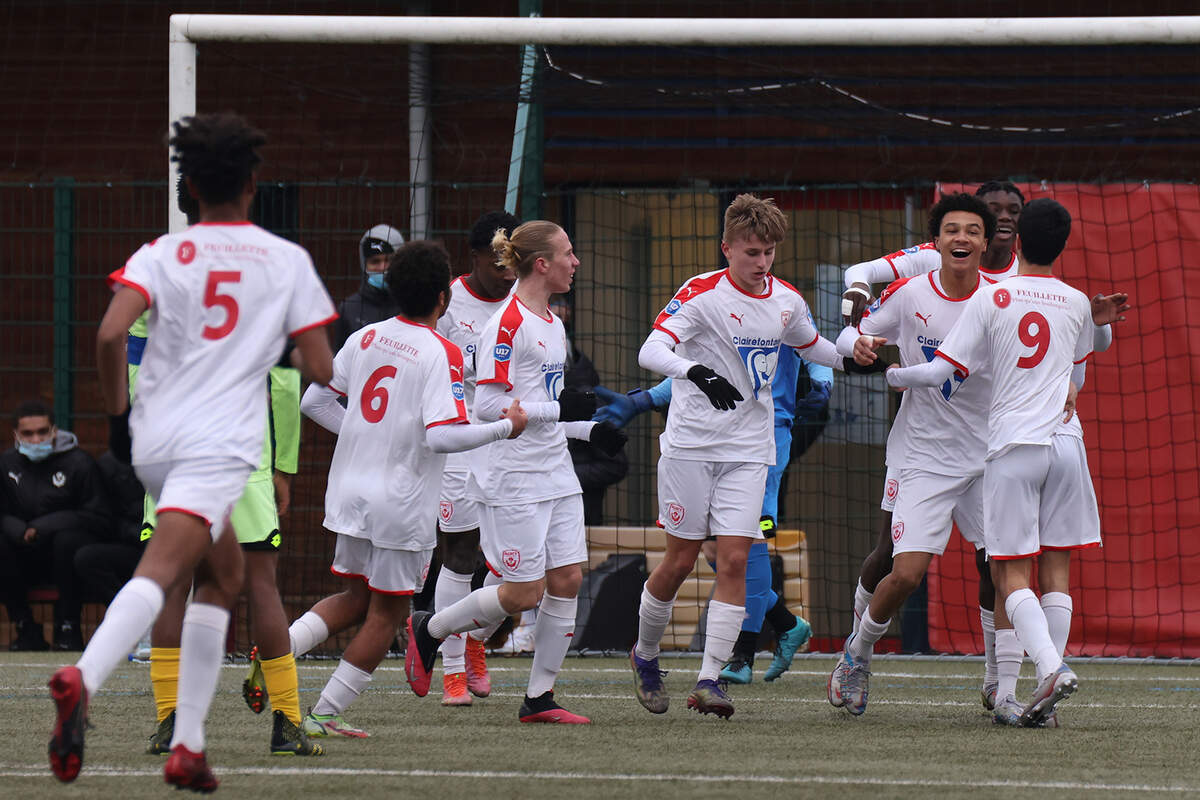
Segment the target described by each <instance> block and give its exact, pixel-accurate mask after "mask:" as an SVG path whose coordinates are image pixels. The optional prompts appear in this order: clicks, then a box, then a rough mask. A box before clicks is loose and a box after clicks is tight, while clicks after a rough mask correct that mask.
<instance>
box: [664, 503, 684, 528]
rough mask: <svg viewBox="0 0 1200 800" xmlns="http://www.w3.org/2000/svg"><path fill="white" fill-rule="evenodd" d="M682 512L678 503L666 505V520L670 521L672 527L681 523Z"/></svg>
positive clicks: (681, 507)
mask: <svg viewBox="0 0 1200 800" xmlns="http://www.w3.org/2000/svg"><path fill="white" fill-rule="evenodd" d="M683 516H684V510H683V506H681V505H679V503H667V519H669V520H671V524H672V525H678V524H679V523H681V522H683Z"/></svg>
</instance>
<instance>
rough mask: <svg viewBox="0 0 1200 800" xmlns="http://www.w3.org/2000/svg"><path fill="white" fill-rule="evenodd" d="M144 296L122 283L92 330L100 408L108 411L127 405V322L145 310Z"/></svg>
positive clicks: (129, 322)
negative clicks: (93, 332)
mask: <svg viewBox="0 0 1200 800" xmlns="http://www.w3.org/2000/svg"><path fill="white" fill-rule="evenodd" d="M146 305H147V304H146V298H145V297H143V296H142V295H141V294H140V293H139V292H138V291H137V290H136V289H131V288H130V287H128V286H122V287H121V288H120V289H118V290H117V293H116V294H114V295H113V298H112V300H111V301H110V302H109V304H108V310H107V311H105V312H104V319H102V320H100V329H99V330H98V331H97V332H96V368H97V370H98V371H99V373H100V392H101V395H102V396H103V398H104V409H105V410H106V411H107V412H108V413H109V414H112V415H114V416H115V415H119V414H123V413H124V412H125V410H126V409H127V408H128V407H129V388H128V380H129V370H128V369H127V367H126V365H125V341H126V338H127V337H128V332H129V326H130V325H132V324H133V321H134V320H136V319H137V318H138V317H140V316H141V315H142V312H143V311H145V310H146Z"/></svg>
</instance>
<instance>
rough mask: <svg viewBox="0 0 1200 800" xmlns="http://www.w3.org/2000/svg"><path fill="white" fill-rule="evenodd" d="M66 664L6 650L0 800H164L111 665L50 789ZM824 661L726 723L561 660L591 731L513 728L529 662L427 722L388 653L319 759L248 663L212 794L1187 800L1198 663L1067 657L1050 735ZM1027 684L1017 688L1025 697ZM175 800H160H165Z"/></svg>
mask: <svg viewBox="0 0 1200 800" xmlns="http://www.w3.org/2000/svg"><path fill="white" fill-rule="evenodd" d="M71 660H73V659H72V658H68V657H66V656H62V657H60V656H57V655H50V654H45V653H32V654H30V653H11V654H9V653H5V654H0V719H2V720H3V721H4V728H5V730H6V731H7V733H8V735H7V736H6V737H5V745H6V746H5V747H4V749H3V751H0V797H4V798H22V799H24V798H43V797H71V798H93V797H94V798H112V797H119V798H121V799H122V800H135V799H136V798H141V797H161V796H162V795H163V792H165V791H167V789H168V787H166V786H165V785H164V784H163V782H162V764H163V760H164V759H163V757H161V756H158V757H156V756H148V755H143V750H144V747H145V744H146V740H147V737H148V736H149V735H150V733H151V732H152V731H153V729H154V704H153V699H152V697H151V695H150V690H149V685H150V671H149V667H148V666H147V665H144V664H133V663H130V664H123V665H122V666H120V667H119V668H118V669H117V670H116V671H115V672H114V673H113V676H112V678H111V679H110V680H109V683H108V685H107V686H106V687H105V689H104V691H102V692H101V693H100V695H99V696H98V697H96V698H95V699H94V700H93V702H92V704H91V712H90V716H91V721H92V723H93V725H94V728H93V729H92V730H91V731H89V733H88V736H87V745H86V751H85V755H84V768H83V772H82V774H81V775H80V776H79V778H78V780H77V781H75V783H73V784H70V785H63V784H59V783H58V782H57V781H56V780H55V779H54V778H53V777H52V776H51V775H50V771H49V767H48V766H47V758H46V743H47V741H48V739H49V735H50V730H51V727H52V726H53V721H54V713H53V704H52V703H51V701H50V699H49V693H48V691H47V689H46V681H47V680H48V679H49V677H50V675H51V673H52V672H53V670H54V668H55V667H56V666H58V665H59V664H62V663H69V661H71ZM834 661H835V658H834V657H833V656H828V657H807V658H798V659H797V661H796V662H795V663H794V664H793V669H792V671H790V672H788V673H787V674H785V675H784V676H783V677H782V678H781V679H780V680H779V681H776V682H775V683H773V684H765V683H763V682H762V681H761V674H762V670H763V669H764V668H765V666H766V663H767V660H766V659H765V658H763V659H760V661H759V662H758V664H757V669H756V676H755V682H754V683H752V684H750V685H749V686H735V687H732V688H731V695H732V697H733V699H734V704H735V706H736V712H735V714H734V716H733V718H732V719H731V720H729V721H727V722H726V721H721V720H718V719H716V718H715V717H711V716H710V717H701V716H699V715H697V714H696V713H695V712H690V711H688V710H687V709H686V707H685V700H686V697H687V692H688V691H689V690H690V689H691V686H692V685H693V683H694V681H695V674H696V669H697V668H698V665H699V661H698V659H696V658H686V657H685V658H672V659H664V660H663V663H662V666H663V667H665V668H666V669H668V670H670V674H669V675H668V676H667V678H666V684H667V688H668V689H669V691H670V693H671V708H670V710H669V711H668V712H667V713H666V714H663V715H652V714H649V713H647V712H646V711H644V710H643V709H642V708H641V706H639V705H638V704H637V701H636V700H635V699H634V697H633V693H632V673H631V672H630V671H629V666H628V660H627V658H624V657H615V656H614V657H587V658H574V657H572V658H569V659H568V660H567V663H566V665H565V667H564V669H563V672H562V673H561V675H560V676H559V681H558V687H557V692H556V695H557V697H558V699H559V701H560V702H561V703H562V704H563V705H564V706H566V707H567V708H569V709H571V710H572V711H576V712H579V713H582V714H585V715H587V716H589V717H591V718H592V722H593V724H592V725H589V726H555V725H522V724H520V723H518V722H517V709H518V707H519V705H520V703H521V697H522V694H523V690H524V686H525V680H526V677H527V675H528V671H529V660H528V658H493V659H491V665H492V667H493V672H492V681H493V693H492V696H491V697H488V698H486V699H477V700H476V701H475V704H474V705H473V706H471V707H468V708H443V707H442V706H441V704H440V698H441V692H440V689H441V677H440V672H439V673H438V674H436V675H435V677H434V684H433V689H432V690H431V691H430V693H429V696H428V697H425V698H417V697H415V696H413V695H412V693H411V692H410V691H409V689H408V686H407V685H406V684H405V682H404V672H403V662H402V661H399V660H387V661H385V662H384V663H383V665H382V666H381V668H380V670H379V671H377V672H376V674H375V680H374V682H373V684H372V685H371V687H370V689H369V690H368V692H367V693H366V694H365V695H364V696H363V697H361V698H360V699H359V701H358V702H357V703H355V704H354V705H353V706H351V708H350V709H349V710H348V711H347V713H346V719H347V721H348V722H351V723H353V724H354V725H357V726H360V727H362V728H365V729H366V730H368V731H369V732H370V734H371V736H370V738H368V739H362V740H351V739H343V738H335V739H325V740H322V741H323V742H324V743H325V745H326V749H327V753H326V755H324V756H323V757H320V758H281V757H272V756H271V755H269V753H268V747H267V745H268V741H269V738H270V715H269V714H266V713H265V714H263V715H261V716H255V715H254V714H252V713H251V712H250V711H249V710H247V708H246V707H245V705H244V704H243V702H242V699H241V691H240V687H241V681H242V678H243V675H244V673H245V665H244V664H229V665H226V667H225V669H223V670H222V676H221V684H220V688H219V691H218V694H217V697H216V700H215V701H214V703H213V708H212V713H211V714H210V715H209V724H208V757H209V763H210V765H211V766H212V767H213V769H214V771H215V772H216V773H217V777H218V779H219V780H220V781H221V787H220V789H219V790H218V791H219V793H220V794H219V796H226V797H241V798H246V797H249V798H279V800H285V799H287V800H290V799H291V798H309V797H323V798H339V799H344V800H374V798H381V799H382V798H388V799H389V800H391V799H392V798H396V797H404V798H431V799H434V800H449V799H451V798H460V797H461V798H473V799H474V800H495V799H496V798H510V797H511V798H543V797H544V798H556V799H558V798H570V799H572V800H573V798H587V797H597V798H647V797H653V798H655V799H656V800H673V798H688V800H696V799H697V798H709V797H712V798H721V799H722V800H730V799H731V798H741V797H788V798H792V797H832V796H839V797H860V796H862V797H867V796H869V797H873V798H887V797H922V798H929V797H963V796H966V795H967V794H968V793H969V794H970V796H971V798H972V800H983V799H984V798H993V797H994V798H1002V797H1003V798H1012V797H1014V796H1017V793H1020V796H1025V797H1039V796H1040V797H1048V796H1052V797H1054V798H1067V797H1079V798H1095V797H1105V798H1108V797H1153V796H1164V797H1188V796H1200V744H1198V743H1197V742H1198V741H1200V714H1198V712H1200V666H1198V665H1197V664H1196V663H1195V662H1190V663H1187V664H1162V663H1159V664H1137V663H1132V664H1112V663H1089V662H1077V663H1075V664H1074V668H1075V670H1076V672H1077V673H1078V674H1079V678H1080V690H1079V692H1078V693H1077V694H1076V695H1075V696H1074V697H1072V698H1071V699H1070V700H1069V701H1068V702H1066V703H1064V705H1063V706H1062V710H1061V718H1062V725H1063V727H1061V728H1059V729H1057V730H1018V729H1011V728H1001V727H998V726H995V725H993V724H992V722H991V717H990V715H989V714H987V713H986V712H985V711H984V710H983V707H982V706H981V705H980V701H979V684H980V676H981V673H982V664H980V663H978V662H971V661H910V660H885V659H877V660H876V662H875V664H874V674H873V676H872V680H871V694H870V704H869V706H868V709H867V712H866V714H865V715H863V716H862V717H859V718H852V717H851V716H850V715H849V714H848V713H846V712H845V711H843V710H840V709H835V708H832V707H831V706H830V705H829V704H828V702H827V701H826V699H825V681H826V678H827V677H828V673H829V670H830V669H832V667H833V664H834ZM335 663H336V662H333V661H302V662H300V691H301V705H302V707H304V708H306V707H307V706H308V705H310V704H311V703H314V702H315V701H316V699H317V696H318V694H319V692H320V689H321V687H322V686H323V685H324V682H325V680H326V679H327V678H328V677H329V675H330V673H331V672H332V670H333V667H334V665H335ZM1030 671H1031V666H1030V665H1029V664H1026V665H1025V670H1024V674H1026V675H1028V674H1029V673H1030ZM1032 688H1033V686H1032V679H1031V678H1028V677H1027V678H1025V679H1023V680H1022V682H1021V685H1020V687H1019V689H1020V692H1021V693H1022V694H1026V693H1028V692H1030V691H1032ZM172 796H174V795H172Z"/></svg>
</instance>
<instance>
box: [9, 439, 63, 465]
mask: <svg viewBox="0 0 1200 800" xmlns="http://www.w3.org/2000/svg"><path fill="white" fill-rule="evenodd" d="M17 451H18V452H19V453H20V454H21V455H23V456H25V457H26V458H28V459H29V460H30V461H45V460H46V459H47V458H49V457H50V453H52V452H54V442H52V441H50V440H49V439H47V440H46V441H44V442H38V443H37V444H30V443H29V442H17Z"/></svg>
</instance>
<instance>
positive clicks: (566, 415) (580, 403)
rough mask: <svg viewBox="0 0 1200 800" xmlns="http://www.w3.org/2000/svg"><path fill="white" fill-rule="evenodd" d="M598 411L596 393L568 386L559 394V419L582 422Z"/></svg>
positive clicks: (561, 420) (560, 420)
mask: <svg viewBox="0 0 1200 800" xmlns="http://www.w3.org/2000/svg"><path fill="white" fill-rule="evenodd" d="M595 413H596V393H595V392H588V391H584V390H583V389H574V388H571V387H568V388H566V389H563V390H562V394H560V395H559V396H558V421H559V422H580V421H582V420H586V419H591V418H592V415H593V414H595Z"/></svg>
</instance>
